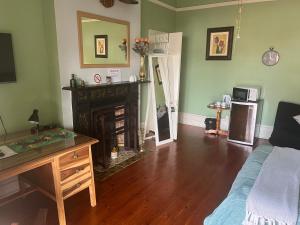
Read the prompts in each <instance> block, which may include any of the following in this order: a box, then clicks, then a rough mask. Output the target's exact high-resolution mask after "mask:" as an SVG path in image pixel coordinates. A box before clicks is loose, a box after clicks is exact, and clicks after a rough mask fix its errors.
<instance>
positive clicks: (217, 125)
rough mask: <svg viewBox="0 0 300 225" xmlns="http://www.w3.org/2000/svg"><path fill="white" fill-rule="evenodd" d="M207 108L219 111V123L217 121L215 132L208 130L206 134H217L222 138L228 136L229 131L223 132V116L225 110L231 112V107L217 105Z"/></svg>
mask: <svg viewBox="0 0 300 225" xmlns="http://www.w3.org/2000/svg"><path fill="white" fill-rule="evenodd" d="M207 108H210V109H214V110H216V111H217V118H216V119H217V121H216V129H215V130H208V131H206V133H209V134H216V135H222V136H228V131H224V130H221V115H222V111H223V110H229V109H230V106H226V107H222V106H216V105H213V106H212V105H208V106H207Z"/></svg>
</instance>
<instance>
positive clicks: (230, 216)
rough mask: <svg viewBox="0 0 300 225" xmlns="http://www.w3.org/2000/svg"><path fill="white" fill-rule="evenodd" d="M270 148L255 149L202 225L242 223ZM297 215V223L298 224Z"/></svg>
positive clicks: (268, 146) (263, 146)
mask: <svg viewBox="0 0 300 225" xmlns="http://www.w3.org/2000/svg"><path fill="white" fill-rule="evenodd" d="M272 149H273V146H270V145H261V146H259V147H257V148H256V149H255V151H254V152H253V153H252V154H251V155H250V156H249V158H248V159H247V161H246V162H245V164H244V166H243V167H242V169H241V170H240V172H239V173H238V175H237V177H236V179H235V181H234V183H233V184H232V187H231V190H230V192H229V194H228V196H227V197H226V199H225V200H224V201H223V202H222V203H221V204H220V206H219V207H218V208H216V209H215V210H214V212H213V213H212V214H211V215H210V216H208V217H207V218H206V219H205V221H204V225H242V222H243V220H244V218H245V215H246V200H247V197H248V194H249V192H250V190H251V188H252V187H253V185H254V183H255V180H256V177H257V176H258V174H259V171H260V169H261V167H262V165H263V163H264V161H265V160H266V158H267V157H268V155H269V154H270V153H271V152H272ZM299 205H300V204H299ZM299 212H300V210H299ZM299 217H300V216H299V215H298V222H297V225H300V221H299Z"/></svg>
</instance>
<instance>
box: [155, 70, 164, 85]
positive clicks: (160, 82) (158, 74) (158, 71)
mask: <svg viewBox="0 0 300 225" xmlns="http://www.w3.org/2000/svg"><path fill="white" fill-rule="evenodd" d="M155 73H156V76H157V81H158V84H159V85H161V84H162V80H161V74H160V69H159V65H156V66H155Z"/></svg>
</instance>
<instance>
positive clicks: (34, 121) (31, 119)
mask: <svg viewBox="0 0 300 225" xmlns="http://www.w3.org/2000/svg"><path fill="white" fill-rule="evenodd" d="M28 122H30V123H31V124H34V125H36V132H37V134H38V133H39V124H40V119H39V110H37V109H34V110H33V113H32V114H31V116H30V117H29V119H28Z"/></svg>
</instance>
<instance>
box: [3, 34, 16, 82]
mask: <svg viewBox="0 0 300 225" xmlns="http://www.w3.org/2000/svg"><path fill="white" fill-rule="evenodd" d="M4 82H5V83H6V82H16V71H15V61H14V54H13V46H12V38H11V34H6V33H0V83H4Z"/></svg>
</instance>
